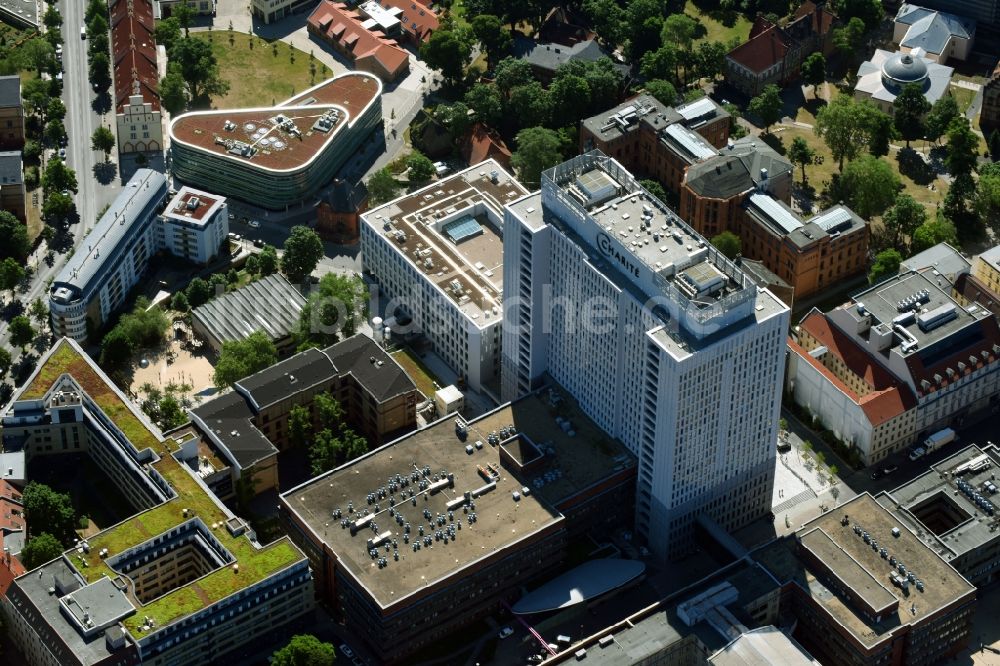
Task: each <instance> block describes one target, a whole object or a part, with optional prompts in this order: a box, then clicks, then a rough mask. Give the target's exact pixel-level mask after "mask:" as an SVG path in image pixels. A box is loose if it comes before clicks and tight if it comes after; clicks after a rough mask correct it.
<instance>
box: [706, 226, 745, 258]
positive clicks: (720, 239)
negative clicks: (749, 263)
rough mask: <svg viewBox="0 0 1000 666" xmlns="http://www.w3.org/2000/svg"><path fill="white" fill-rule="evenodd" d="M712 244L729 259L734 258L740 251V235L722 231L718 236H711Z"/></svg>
mask: <svg viewBox="0 0 1000 666" xmlns="http://www.w3.org/2000/svg"><path fill="white" fill-rule="evenodd" d="M712 245H714V246H715V247H716V248H717V249H718V250H719V252H721V253H722V254H724V255H726V256H727V257H728V258H730V259H735V258H736V255H738V254H739V253H740V246H741V243H740V237H739V236H737V235H736V234H734V233H733V232H732V231H723V232H722V233H721V234H719V235H718V236H715V237H713V238H712Z"/></svg>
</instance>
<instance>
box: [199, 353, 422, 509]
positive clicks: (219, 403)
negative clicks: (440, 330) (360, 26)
mask: <svg viewBox="0 0 1000 666" xmlns="http://www.w3.org/2000/svg"><path fill="white" fill-rule="evenodd" d="M233 389H234V390H233V391H232V392H231V393H227V394H225V395H222V396H219V397H217V398H215V399H213V400H209V401H208V402H206V403H204V404H202V405H200V406H198V407H196V408H195V409H193V410H190V412H189V414H190V416H191V421H192V423H193V424H194V426H195V428H196V429H197V430H198V432H199V433H200V435H201V437H202V440H203V443H204V445H205V446H206V447H207V448H209V449H211V450H212V451H215V452H218V456H217V458H218V464H215V465H213V469H211V470H206V473H207V474H209V475H211V479H210V480H207V481H206V483H208V484H209V487H211V488H212V489H213V491H215V492H216V494H219V495H220V496H222V497H229V496H230V495H231V494H232V492H233V484H234V482H235V481H236V479H238V478H240V477H241V476H242V475H243V474H247V473H250V470H252V472H253V475H254V478H255V479H256V483H255V489H256V491H257V492H262V491H264V490H267V489H268V488H277V487H278V475H277V453H278V451H283V450H285V449H287V448H288V447H289V445H290V444H289V440H288V417H289V414H290V413H291V411H292V408H293V407H296V406H300V405H301V406H304V407H305V408H306V409H307V410H308V412H309V416H310V417H311V418H313V419H314V421H315V422H316V424H317V425H318V422H319V415H318V414H317V413H315V410H314V409H313V401H314V399H315V397H316V395H317V394H319V393H329V394H331V395H332V396H333V397H334V398H336V399H337V401H338V402H339V403H340V404H341V406H342V407H343V410H344V417H345V419H346V421H347V422H348V424H349V425H350V426H352V427H353V428H354V429H355V431H356V432H357V433H358V434H360V435H362V436H363V437H365V438H366V439H367V440H368V441H369V442H371V443H372V444H373V445H376V444H379V443H381V442H384V441H386V440H387V439H389V438H391V437H395V436H398V435H400V434H401V433H405V432H408V431H410V430H412V429H413V428H414V427H416V406H417V402H419V401H420V400H421V396H420V392H419V391H418V390H417V388H416V385H414V383H413V380H412V379H410V376H409V375H408V374H406V371H405V370H403V369H402V367H400V366H399V364H398V363H396V361H395V360H393V358H392V357H391V356H389V355H388V354H386V353H385V351H384V350H383V349H382V348H381V347H379V346H378V345H376V344H375V342H374V341H373V340H372V339H371V338H368V337H366V336H364V335H360V334H358V335H354V336H353V337H350V338H347V339H346V340H343V341H341V342H338V343H337V344H334V345H331V346H329V347H327V348H326V349H322V350H321V349H307V350H305V351H303V352H300V353H298V354H296V355H294V356H292V357H290V358H287V359H285V360H283V361H279V362H278V363H275V364H274V365H272V366H271V367H269V368H266V369H265V370H261V371H260V372H258V373H256V374H253V375H250V376H249V377H247V378H246V379H242V380H240V381H239V382H237V383H236V384H235V385H234V386H233ZM222 472H224V473H222Z"/></svg>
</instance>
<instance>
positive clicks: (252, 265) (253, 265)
mask: <svg viewBox="0 0 1000 666" xmlns="http://www.w3.org/2000/svg"><path fill="white" fill-rule="evenodd" d="M243 270H245V271H246V273H247V275H257V274H258V273H260V258H259V257H258V256H257V255H256V254H251V255H250V256H249V257H247V260H246V262H245V263H244V264H243Z"/></svg>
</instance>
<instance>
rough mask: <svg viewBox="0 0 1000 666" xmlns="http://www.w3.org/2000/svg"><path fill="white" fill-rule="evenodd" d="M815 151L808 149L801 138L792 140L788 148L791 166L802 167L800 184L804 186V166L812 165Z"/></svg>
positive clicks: (807, 145)
mask: <svg viewBox="0 0 1000 666" xmlns="http://www.w3.org/2000/svg"><path fill="white" fill-rule="evenodd" d="M815 157H816V151H815V150H813V149H812V148H810V147H809V144H808V143H807V142H806V140H805V139H803V138H802V137H801V136H797V137H795V138H794V139H792V145H791V146H790V147H789V148H788V159H789V161H791V163H792V164H797V165H799V166H800V167H802V184H803V185H805V184H806V165H807V164H812V163H813V158H815Z"/></svg>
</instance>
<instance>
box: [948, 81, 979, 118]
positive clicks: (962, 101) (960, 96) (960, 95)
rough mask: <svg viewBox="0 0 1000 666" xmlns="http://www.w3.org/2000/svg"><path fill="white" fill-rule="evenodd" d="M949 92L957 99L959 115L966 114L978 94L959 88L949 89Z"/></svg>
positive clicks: (952, 87)
mask: <svg viewBox="0 0 1000 666" xmlns="http://www.w3.org/2000/svg"><path fill="white" fill-rule="evenodd" d="M948 92H950V93H951V96H952V97H954V98H955V103H956V104H958V111H959V113H965V112H966V111H967V110H968V108H969V106H970V105H971V104H972V100H973V99H974V98H975V96H976V92H975V91H974V90H969V89H968V88H959V87H958V86H951V87H949V88H948Z"/></svg>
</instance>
